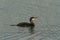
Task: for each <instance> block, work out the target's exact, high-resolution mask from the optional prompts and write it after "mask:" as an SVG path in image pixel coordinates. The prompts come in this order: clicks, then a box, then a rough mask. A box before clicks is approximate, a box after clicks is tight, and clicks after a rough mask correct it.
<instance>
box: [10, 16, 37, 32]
mask: <svg viewBox="0 0 60 40" xmlns="http://www.w3.org/2000/svg"><path fill="white" fill-rule="evenodd" d="M36 18H37V17H30V23H28V22H21V23H18V24H17V25H11V26H19V27H29V28H30V30H31V31H33V29H34V27H35V24H34V23H33V20H35V19H36Z"/></svg>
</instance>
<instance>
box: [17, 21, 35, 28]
mask: <svg viewBox="0 0 60 40" xmlns="http://www.w3.org/2000/svg"><path fill="white" fill-rule="evenodd" d="M17 26H20V27H31V26H34V24H31V23H27V22H21V23H18V24H17Z"/></svg>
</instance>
